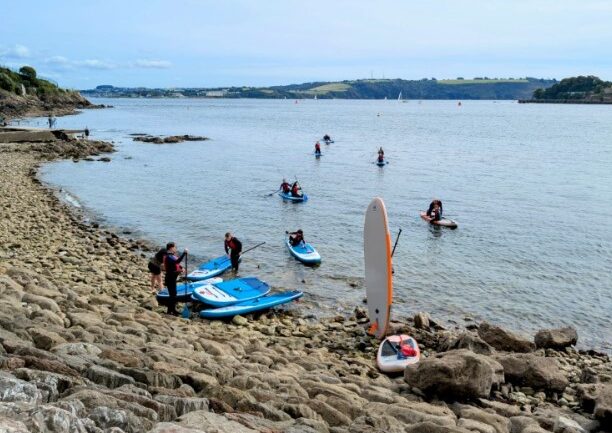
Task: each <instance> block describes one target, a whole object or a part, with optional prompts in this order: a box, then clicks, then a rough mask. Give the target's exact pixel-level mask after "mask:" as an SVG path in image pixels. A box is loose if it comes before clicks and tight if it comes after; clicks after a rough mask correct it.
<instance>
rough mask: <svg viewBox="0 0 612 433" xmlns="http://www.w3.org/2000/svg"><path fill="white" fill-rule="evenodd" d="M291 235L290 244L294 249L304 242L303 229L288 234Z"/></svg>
mask: <svg viewBox="0 0 612 433" xmlns="http://www.w3.org/2000/svg"><path fill="white" fill-rule="evenodd" d="M287 234H288V235H289V242H290V243H291V246H292V247H297V246H298V245H300V244H301V243H302V242H305V241H304V232H303V231H302V229H299V230H298V231H297V232H291V233H287Z"/></svg>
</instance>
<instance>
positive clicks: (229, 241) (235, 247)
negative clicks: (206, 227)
mask: <svg viewBox="0 0 612 433" xmlns="http://www.w3.org/2000/svg"><path fill="white" fill-rule="evenodd" d="M224 246H225V254H227V255H228V256H229V258H230V260H231V261H232V270H234V271H235V272H238V265H239V264H240V253H242V242H240V241H239V240H238V238H236V237H234V236H233V235H232V234H231V233H230V232H227V233H226V234H225V244H224Z"/></svg>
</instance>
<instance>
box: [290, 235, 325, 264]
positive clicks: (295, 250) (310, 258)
mask: <svg viewBox="0 0 612 433" xmlns="http://www.w3.org/2000/svg"><path fill="white" fill-rule="evenodd" d="M285 245H287V248H288V249H289V252H290V253H291V255H292V256H293V257H295V258H296V259H298V260H299V261H300V262H302V263H305V264H307V265H316V264H319V263H321V256H320V255H319V253H318V252H317V250H316V249H314V247H313V246H312V245H310V244H309V243H307V242H302V243H301V244H300V245H297V246H295V247H294V246H293V245H291V242H290V241H289V237H286V238H285Z"/></svg>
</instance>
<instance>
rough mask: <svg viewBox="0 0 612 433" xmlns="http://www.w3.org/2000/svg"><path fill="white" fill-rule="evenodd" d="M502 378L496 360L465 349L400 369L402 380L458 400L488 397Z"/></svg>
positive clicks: (433, 393) (435, 393) (428, 392)
mask: <svg viewBox="0 0 612 433" xmlns="http://www.w3.org/2000/svg"><path fill="white" fill-rule="evenodd" d="M503 377H504V373H503V368H502V366H501V365H500V364H499V363H498V362H496V361H495V360H493V359H491V358H489V357H487V356H484V355H478V354H476V353H473V352H470V351H469V350H465V349H461V350H452V351H450V352H443V353H439V354H437V355H435V356H432V357H429V358H425V359H422V360H421V362H420V363H418V364H416V365H411V366H408V367H407V368H406V370H405V371H404V379H405V381H406V382H407V383H408V384H409V385H410V386H414V387H416V388H418V389H419V390H421V391H422V392H424V393H425V394H426V395H429V396H433V395H438V396H439V397H441V398H445V399H453V398H455V399H458V400H464V399H470V398H478V397H488V396H489V394H490V393H491V389H492V387H493V386H498V385H499V384H500V383H502V382H503Z"/></svg>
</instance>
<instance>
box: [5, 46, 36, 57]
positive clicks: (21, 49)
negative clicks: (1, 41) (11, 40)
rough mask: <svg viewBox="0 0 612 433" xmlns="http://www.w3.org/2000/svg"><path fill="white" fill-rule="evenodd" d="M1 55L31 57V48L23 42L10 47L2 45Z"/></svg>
mask: <svg viewBox="0 0 612 433" xmlns="http://www.w3.org/2000/svg"><path fill="white" fill-rule="evenodd" d="M0 57H6V58H10V59H26V58H28V57H30V49H29V48H28V47H26V46H25V45H21V44H15V45H13V46H12V47H10V48H3V47H0Z"/></svg>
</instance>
